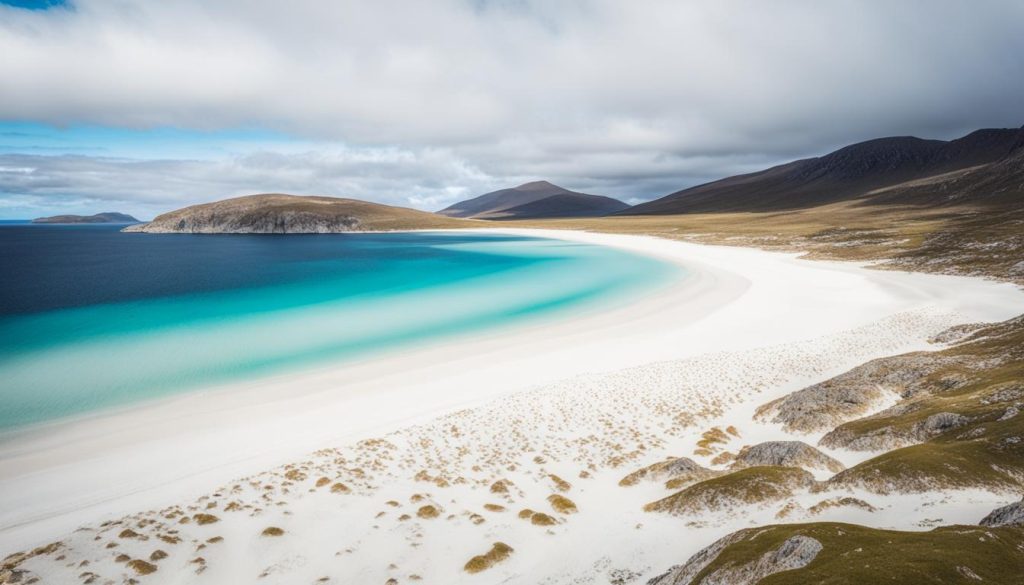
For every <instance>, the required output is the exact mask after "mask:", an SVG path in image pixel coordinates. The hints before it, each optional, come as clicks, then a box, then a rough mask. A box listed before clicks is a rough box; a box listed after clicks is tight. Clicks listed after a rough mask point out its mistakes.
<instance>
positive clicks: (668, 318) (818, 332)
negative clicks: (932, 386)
mask: <svg viewBox="0 0 1024 585" xmlns="http://www.w3.org/2000/svg"><path fill="white" fill-rule="evenodd" d="M432 231H443V230H432ZM459 231H462V230H459ZM486 231H489V232H494V233H518V234H522V235H532V236H539V237H549V238H556V239H567V240H572V241H580V242H588V243H594V244H598V245H611V246H615V247H620V248H622V249H625V250H631V251H633V252H637V253H643V254H648V255H651V256H654V257H658V258H661V259H664V260H668V261H673V262H677V263H681V264H683V265H684V266H685V267H686V268H687V270H688V271H689V274H688V278H687V279H686V280H687V282H686V284H685V285H684V286H682V287H673V288H672V289H671V290H665V291H657V292H655V293H652V294H649V295H646V296H645V297H644V298H642V299H637V300H636V302H635V303H633V304H632V305H630V306H627V307H620V308H617V309H613V310H610V311H608V312H606V313H602V314H597V315H584V316H580V317H577V318H571V319H568V320H564V321H563V320H558V319H551V322H548V323H539V324H530V325H526V326H522V327H521V326H512V327H510V328H509V329H504V328H503V329H502V331H500V332H498V333H496V334H490V333H481V334H473V335H471V336H469V337H467V338H464V339H452V340H445V341H443V342H441V343H439V344H437V345H436V346H431V347H418V348H411V349H408V350H402V351H399V352H397V354H396V355H388V356H384V357H381V358H379V359H376V358H374V359H369V360H366V361H365V362H363V363H358V364H346V365H344V366H340V367H338V368H326V369H324V370H322V371H317V372H307V373H300V374H289V375H286V376H281V377H275V378H271V379H266V380H261V381H258V382H247V383H243V384H234V385H229V386H227V387H223V388H219V389H216V390H213V391H209V392H202V391H200V392H196V393H194V394H191V395H184V396H180V397H175V398H171V399H167V400H166V401H162V402H161V404H159V405H147V406H143V407H139V408H137V409H132V410H131V411H126V412H121V413H113V414H110V415H105V416H100V417H97V418H94V419H89V420H82V421H76V422H75V423H74V424H70V425H66V426H65V425H55V426H54V427H51V428H49V429H48V430H47V432H46V433H43V434H45V435H47V436H38V433H32V432H29V433H25V434H24V435H23V436H20V437H16V438H14V440H13V441H11V442H5V443H4V444H0V462H3V463H4V466H3V467H4V470H5V471H4V472H3V475H2V476H0V499H2V500H3V501H5V502H8V504H7V506H5V509H4V510H3V516H2V519H0V554H5V553H7V552H13V551H14V550H19V549H23V548H25V547H27V546H29V545H31V544H38V543H41V542H43V541H45V540H47V539H50V538H51V537H52V535H54V534H63V533H66V532H70V530H73V529H74V528H75V527H77V526H78V525H80V524H83V523H85V522H94V521H97V520H102V519H107V518H112V517H116V516H119V515H122V514H124V513H128V512H131V511H134V510H138V509H144V508H149V507H152V506H154V505H158V504H165V503H169V502H170V501H180V500H182V499H187V498H190V497H193V496H199V495H200V494H202V493H205V492H208V491H210V490H211V489H213V487H214V486H216V485H217V483H218V482H222V481H227V480H230V479H232V478H233V477H238V476H241V475H245V474H246V473H252V472H257V471H262V470H264V469H266V468H268V467H271V466H273V465H276V464H281V463H284V462H287V461H289V460H294V459H295V458H299V457H302V456H304V455H305V454H307V453H309V452H311V451H313V450H315V449H317V448H322V447H325V446H328V445H331V444H337V443H340V442H351V441H355V440H358V439H360V438H367V437H370V436H377V435H381V434H383V433H387V432H390V431H393V430H395V429H400V428H405V427H408V426H409V425H413V424H417V423H422V422H427V421H430V420H432V419H435V418H436V417H439V416H441V415H444V414H446V413H452V412H454V411H456V410H460V409H465V408H469V407H473V406H477V405H483V404H487V403H489V402H490V401H493V400H496V399H500V398H502V397H506V396H513V395H516V394H520V393H522V392H524V391H528V390H531V389H535V388H537V387H540V386H544V385H546V384H548V385H550V384H557V383H559V382H560V381H562V380H566V379H572V378H574V377H576V376H580V375H591V376H592V375H601V374H609V375H613V374H614V372H617V371H621V370H626V369H629V368H637V367H642V366H645V365H646V364H651V363H655V362H663V361H667V360H680V359H692V358H697V357H699V356H703V355H708V354H711V353H714V352H724V351H730V352H738V351H755V350H756V349H757V348H760V347H764V346H781V345H785V344H793V343H800V342H806V341H808V340H811V339H815V338H819V337H825V336H829V335H834V334H837V333H839V332H843V331H849V330H854V329H857V328H859V327H865V326H869V325H871V324H875V323H879V322H881V321H883V320H885V319H886V318H888V317H892V316H894V315H898V314H902V313H904V312H907V311H914V310H921V309H923V308H932V309H935V310H936V311H940V312H944V315H945V317H944V318H948V319H949V320H950V321H955V320H956V319H961V321H960V322H969V321H985V320H988V321H996V320H1003V319H1006V318H1009V317H1012V316H1015V315H1016V314H1018V313H1019V312H1021V311H1022V310H1024V303H1022V299H1024V295H1022V294H1021V292H1020V291H1019V290H1018V289H1017V287H1015V286H1014V285H1010V284H996V283H991V282H986V281H981V280H979V279H970V278H964V277H949V276H937V275H924V274H917V273H903V272H896V271H869V270H866V269H865V268H864V267H862V266H858V265H850V264H848V263H838V262H823V261H811V260H801V259H797V258H796V256H797V255H796V254H783V253H777V252H765V251H761V250H752V249H749V248H735V247H724V246H704V245H700V244H690V243H684V242H676V241H671V240H665V239H659V238H653V237H645V236H625V235H612V234H596V233H589V232H567V231H562V230H527V229H516V228H507V229H506V228H494V229H488V230H486ZM837 309H842V310H841V311H839V310H837ZM1014 311H1016V312H1014ZM954 316H955V317H954ZM780 322H781V323H785V324H786V325H787V326H786V327H780ZM921 342H922V340H918V341H917V342H916V343H912V344H909V346H915V347H916V346H919V345H920V344H921ZM886 351H890V352H891V349H890V348H887V349H886ZM869 353H870V352H869ZM880 356H881V355H877V356H874V357H880ZM858 359H859V358H858ZM836 362H837V364H838V366H835V365H834V367H833V369H834V368H835V367H843V363H844V361H843V359H837V360H836ZM482 364H486V365H482ZM595 364H598V366H597V367H595ZM852 365H856V364H852ZM524 372H529V373H528V374H526V375H524ZM296 385H301V386H303V387H304V390H303V392H302V393H301V395H299V396H295V395H294V394H293V393H292V392H291V391H290V389H291V387H294V386H296ZM55 427H58V428H55ZM284 437H287V440H284ZM271 442H273V443H276V444H275V445H272V446H271V445H270V444H269V443H271ZM69 443H73V444H74V448H73V449H68V448H67V445H68V444H69ZM126 445H130V446H126ZM185 468H189V473H183V472H182V471H181V470H182V469H185ZM110 485H114V486H116V487H115V488H114V489H110V488H109V487H108V486H110ZM44 534H49V535H51V536H43V535H44Z"/></svg>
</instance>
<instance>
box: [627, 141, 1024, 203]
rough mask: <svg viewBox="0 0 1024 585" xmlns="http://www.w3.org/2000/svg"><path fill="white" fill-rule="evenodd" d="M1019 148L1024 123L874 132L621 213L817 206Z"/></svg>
mask: <svg viewBox="0 0 1024 585" xmlns="http://www.w3.org/2000/svg"><path fill="white" fill-rule="evenodd" d="M1022 147H1024V127H1022V128H1001V129H991V128H990V129H981V130H975V131H974V132H971V133H969V134H967V135H965V136H962V137H960V138H956V139H953V140H948V141H946V140H929V139H923V138H916V137H913V136H893V137H887V138H876V139H872V140H867V141H864V142H858V143H855V144H851V145H848V146H844V147H842V148H840V149H837V150H835V151H833V152H830V153H828V154H825V155H823V156H820V157H813V158H807V159H800V160H795V161H791V162H788V163H783V164H781V165H777V166H774V167H770V168H767V169H764V170H761V171H756V172H753V173H746V174H742V175H735V176H732V177H725V178H723V179H719V180H717V181H712V182H710V183H704V184H702V185H697V186H694V187H690V188H687V189H683V190H680V191H676V192H674V193H671V194H669V195H666V196H664V197H661V198H659V199H655V200H654V201H650V202H647V203H642V204H640V205H637V206H635V207H632V208H630V209H628V210H625V211H622V212H619V213H618V215H663V214H675V213H720V212H737V211H756V212H767V211H786V210H792V209H801V208H808V207H815V206H818V205H825V204H828V203H834V202H837V201H842V200H846V199H854V198H858V197H862V196H866V195H868V194H870V193H872V192H873V191H876V190H879V189H886V188H891V187H895V186H897V185H901V184H904V183H907V182H910V181H918V180H922V179H926V178H929V177H939V176H941V175H943V174H946V173H952V172H956V171H964V170H967V169H971V168H972V167H978V166H981V165H993V164H996V163H999V162H1000V161H1002V160H1004V159H1006V158H1008V157H1011V156H1013V155H1014V154H1015V153H1016V152H1018V151H1020V150H1022ZM1006 170H1012V169H1006Z"/></svg>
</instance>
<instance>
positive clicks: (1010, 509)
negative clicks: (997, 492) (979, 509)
mask: <svg viewBox="0 0 1024 585" xmlns="http://www.w3.org/2000/svg"><path fill="white" fill-rule="evenodd" d="M979 524H981V525H982V526H1024V499H1022V500H1021V501H1019V502H1014V503H1012V504H1008V505H1006V506H1003V507H1001V508H996V509H995V510H992V511H991V512H989V514H988V515H987V516H985V517H984V518H982V519H981V522H979Z"/></svg>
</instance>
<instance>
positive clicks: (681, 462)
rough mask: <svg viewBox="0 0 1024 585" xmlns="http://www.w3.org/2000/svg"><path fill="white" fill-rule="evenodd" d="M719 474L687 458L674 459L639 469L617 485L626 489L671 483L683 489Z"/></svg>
mask: <svg viewBox="0 0 1024 585" xmlns="http://www.w3.org/2000/svg"><path fill="white" fill-rule="evenodd" d="M719 473H720V472H717V471H713V470H711V469H708V468H706V467H704V466H702V465H700V464H698V463H696V462H695V461H694V460H693V459H690V458H689V457H676V458H672V459H669V460H667V461H660V462H658V463H655V464H653V465H648V466H647V467H643V468H640V469H638V470H636V471H634V472H633V473H630V474H629V475H627V476H626V477H624V478H622V480H621V481H619V485H620V486H623V487H628V486H631V485H636V484H638V483H640V482H641V481H672V482H673V483H674V484H675V485H676V486H677V487H683V486H684V485H688V484H691V483H696V482H698V481H704V480H705V479H710V478H712V477H714V476H716V475H718V474H719Z"/></svg>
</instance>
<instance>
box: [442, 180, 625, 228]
mask: <svg viewBox="0 0 1024 585" xmlns="http://www.w3.org/2000/svg"><path fill="white" fill-rule="evenodd" d="M626 209H629V205H627V204H625V203H623V202H622V201H619V200H618V199H612V198H611V197H605V196H603V195H588V194H586V193H577V192H576V191H570V190H568V189H565V188H563V187H559V186H558V185H554V184H552V183H549V182H547V181H534V182H532V183H525V184H522V185H519V186H518V187H511V188H509V189H501V190H499V191H492V192H490V193H485V194H483V195H480V196H479V197H474V198H473V199H467V200H465V201H460V202H458V203H455V204H454V205H450V206H448V207H446V208H444V209H442V210H441V211H438V213H439V214H441V215H447V216H449V217H467V218H474V219H497V220H503V219H555V218H570V217H600V216H603V215H608V214H611V213H616V212H619V211H624V210H626Z"/></svg>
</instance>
